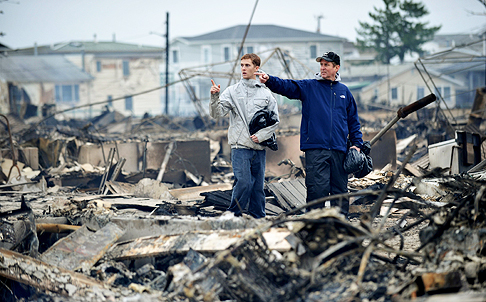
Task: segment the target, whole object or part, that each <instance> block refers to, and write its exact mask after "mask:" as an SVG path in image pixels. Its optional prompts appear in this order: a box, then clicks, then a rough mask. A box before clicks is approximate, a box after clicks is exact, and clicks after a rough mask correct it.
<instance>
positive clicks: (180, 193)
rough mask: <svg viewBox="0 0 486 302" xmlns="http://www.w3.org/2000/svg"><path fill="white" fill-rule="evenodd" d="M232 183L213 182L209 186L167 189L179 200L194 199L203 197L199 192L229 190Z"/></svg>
mask: <svg viewBox="0 0 486 302" xmlns="http://www.w3.org/2000/svg"><path fill="white" fill-rule="evenodd" d="M232 187H233V186H232V185H231V184H229V183H223V184H214V185H209V186H198V187H190V188H182V189H173V190H169V193H170V195H172V196H173V197H175V198H177V199H179V200H195V199H204V197H203V196H201V193H205V192H212V191H218V190H221V191H224V190H231V189H232Z"/></svg>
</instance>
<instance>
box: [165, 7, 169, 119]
mask: <svg viewBox="0 0 486 302" xmlns="http://www.w3.org/2000/svg"><path fill="white" fill-rule="evenodd" d="M165 25H166V27H165V115H169V12H167V15H166V21H165Z"/></svg>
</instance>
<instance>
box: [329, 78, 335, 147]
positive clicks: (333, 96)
mask: <svg viewBox="0 0 486 302" xmlns="http://www.w3.org/2000/svg"><path fill="white" fill-rule="evenodd" d="M335 95H336V93H335V92H334V91H333V89H332V82H331V129H330V133H332V132H333V128H334V124H333V118H332V117H333V115H334V114H333V113H334V102H335ZM331 139H332V135H329V146H331V145H332V143H331Z"/></svg>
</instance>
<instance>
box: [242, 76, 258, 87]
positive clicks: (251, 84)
mask: <svg viewBox="0 0 486 302" xmlns="http://www.w3.org/2000/svg"><path fill="white" fill-rule="evenodd" d="M241 82H242V83H243V84H245V85H246V86H249V87H255V86H256V87H262V86H263V84H262V83H260V81H259V80H254V79H243V78H241Z"/></svg>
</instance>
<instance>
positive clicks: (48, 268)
mask: <svg viewBox="0 0 486 302" xmlns="http://www.w3.org/2000/svg"><path fill="white" fill-rule="evenodd" d="M0 276H2V277H5V278H7V279H10V280H14V281H17V282H20V283H23V284H27V285H30V286H32V287H34V288H37V289H41V290H47V291H51V292H55V293H59V294H62V295H66V296H68V295H69V296H70V295H73V294H75V293H79V292H81V291H83V292H84V291H89V290H90V289H93V288H95V287H97V288H100V289H101V288H106V287H107V286H106V285H105V284H104V283H102V282H100V281H97V280H95V279H93V278H90V277H87V276H85V275H83V274H80V273H75V272H72V271H69V270H66V269H63V268H61V267H57V266H54V265H50V264H48V263H45V262H42V261H40V260H37V259H35V258H32V257H28V256H24V255H22V254H19V253H16V252H13V251H9V250H5V249H2V248H0Z"/></svg>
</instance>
